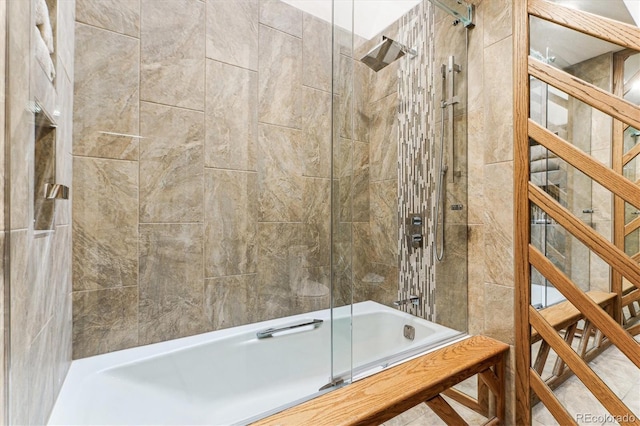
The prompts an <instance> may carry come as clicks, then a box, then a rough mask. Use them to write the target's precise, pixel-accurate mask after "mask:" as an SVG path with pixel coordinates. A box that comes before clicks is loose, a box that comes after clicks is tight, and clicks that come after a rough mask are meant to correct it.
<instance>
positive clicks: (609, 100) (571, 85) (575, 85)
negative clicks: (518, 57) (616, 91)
mask: <svg viewBox="0 0 640 426" xmlns="http://www.w3.org/2000/svg"><path fill="white" fill-rule="evenodd" d="M529 74H531V75H532V76H534V77H535V78H537V79H538V80H541V81H544V82H545V83H549V84H550V85H552V86H554V87H556V88H558V89H560V90H562V91H563V92H565V93H567V94H568V95H571V96H573V97H574V98H576V99H579V100H581V101H582V102H584V103H585V104H587V105H590V106H592V107H594V108H596V109H599V110H600V111H602V112H604V113H605V114H609V115H610V116H612V117H614V118H617V119H618V120H620V121H624V122H625V123H628V124H630V125H632V126H633V127H635V128H636V129H638V128H640V107H638V106H637V105H635V104H633V103H631V102H629V101H627V100H626V99H623V98H620V97H618V96H615V95H612V94H611V93H609V92H607V91H605V90H602V89H600V88H599V87H597V86H594V85H593V84H591V83H587V82H586V81H584V80H581V79H579V78H578V77H574V76H573V75H571V74H569V73H566V72H564V71H562V70H559V69H557V68H554V67H552V66H550V65H547V64H545V63H544V62H542V61H539V60H537V59H535V58H533V57H531V56H529Z"/></svg>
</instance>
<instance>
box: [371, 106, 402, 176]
mask: <svg viewBox="0 0 640 426" xmlns="http://www.w3.org/2000/svg"><path fill="white" fill-rule="evenodd" d="M397 104H398V96H397V94H393V95H390V96H387V97H386V98H383V99H381V100H380V101H378V102H375V103H374V104H372V105H371V108H372V123H371V135H370V138H371V139H370V144H371V148H370V149H371V158H370V161H371V164H370V177H371V181H372V182H375V181H379V180H386V179H397V177H398V171H397V168H398V143H397V139H398V136H397V135H398V118H397V113H396V111H397V108H398V105H397Z"/></svg>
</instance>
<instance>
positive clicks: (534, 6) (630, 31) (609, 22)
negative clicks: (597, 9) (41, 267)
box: [528, 0, 640, 50]
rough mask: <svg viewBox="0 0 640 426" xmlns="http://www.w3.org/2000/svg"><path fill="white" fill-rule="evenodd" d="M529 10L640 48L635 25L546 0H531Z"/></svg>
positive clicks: (633, 47)
mask: <svg viewBox="0 0 640 426" xmlns="http://www.w3.org/2000/svg"><path fill="white" fill-rule="evenodd" d="M528 12H529V14H531V15H534V16H537V17H538V18H542V19H544V20H546V21H549V22H553V23H554V24H558V25H562V26H563V27H566V28H571V29H572V30H576V31H579V32H581V33H583V34H587V35H590V36H593V37H596V38H599V39H601V40H604V41H608V42H610V43H614V44H617V45H620V46H623V47H628V48H629V49H633V50H640V29H638V28H637V27H634V26H633V25H629V24H625V23H623V22H619V21H615V20H613V19H608V18H604V17H602V16H598V15H594V14H593V13H588V12H584V11H581V10H578V9H575V8H569V7H566V6H561V5H559V4H557V3H551V2H548V1H544V0H529V8H528Z"/></svg>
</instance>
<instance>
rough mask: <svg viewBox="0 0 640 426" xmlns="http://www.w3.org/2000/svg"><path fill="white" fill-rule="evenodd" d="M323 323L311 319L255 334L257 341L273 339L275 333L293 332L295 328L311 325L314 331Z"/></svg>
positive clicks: (319, 320)
mask: <svg viewBox="0 0 640 426" xmlns="http://www.w3.org/2000/svg"><path fill="white" fill-rule="evenodd" d="M323 322H324V320H321V319H312V320H303V321H302V322H299V323H295V324H289V325H285V326H282V327H275V328H273V327H272V328H267V329H265V330H260V331H258V332H257V333H256V337H258V339H266V338H267V337H273V335H274V334H275V333H280V332H281V331H287V330H294V329H296V328H300V327H306V326H309V325H312V326H313V328H314V329H315V328H318V327H320V326H321V325H322V323H323Z"/></svg>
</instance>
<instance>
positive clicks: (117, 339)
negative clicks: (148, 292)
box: [73, 287, 138, 359]
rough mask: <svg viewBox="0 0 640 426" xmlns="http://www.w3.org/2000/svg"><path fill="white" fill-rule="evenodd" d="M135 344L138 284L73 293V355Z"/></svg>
mask: <svg viewBox="0 0 640 426" xmlns="http://www.w3.org/2000/svg"><path fill="white" fill-rule="evenodd" d="M137 345H138V287H124V288H109V289H104V290H96V291H81V292H75V293H73V358H74V359H78V358H84V357H88V356H91V355H96V354H101V353H105V352H112V351H116V350H119V349H126V348H130V347H133V346H137Z"/></svg>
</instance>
